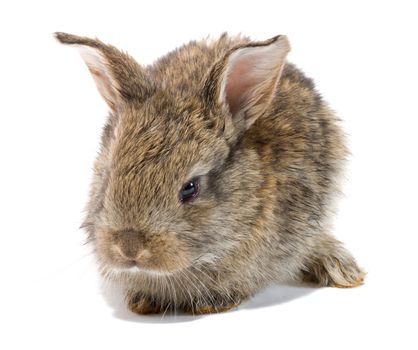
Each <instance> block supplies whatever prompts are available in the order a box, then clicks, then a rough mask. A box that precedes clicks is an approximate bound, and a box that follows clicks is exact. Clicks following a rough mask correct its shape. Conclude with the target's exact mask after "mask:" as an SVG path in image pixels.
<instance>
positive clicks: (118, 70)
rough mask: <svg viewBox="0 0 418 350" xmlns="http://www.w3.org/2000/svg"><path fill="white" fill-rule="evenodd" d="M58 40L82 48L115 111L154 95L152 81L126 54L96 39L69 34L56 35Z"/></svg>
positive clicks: (103, 93)
mask: <svg viewBox="0 0 418 350" xmlns="http://www.w3.org/2000/svg"><path fill="white" fill-rule="evenodd" d="M55 37H56V38H57V39H58V40H59V41H60V42H61V43H63V44H69V45H73V46H75V47H77V48H78V49H79V51H80V54H81V56H82V58H83V59H84V61H85V62H86V64H87V67H88V68H89V70H90V73H91V74H92V76H93V78H94V81H95V82H96V85H97V88H98V90H99V92H100V94H101V95H102V97H103V98H104V100H105V101H106V102H107V104H108V105H109V107H110V108H111V109H112V110H116V109H117V108H118V106H119V105H120V103H121V102H123V101H130V100H138V99H143V98H145V97H146V96H147V95H149V94H150V93H152V91H153V84H152V82H151V81H150V78H149V77H148V76H147V74H146V73H145V72H144V70H143V69H142V68H141V67H140V66H139V64H138V63H136V61H135V60H134V59H133V58H132V57H130V56H129V55H127V54H126V53H123V52H121V51H119V50H118V49H116V48H115V47H113V46H110V45H105V44H103V43H102V42H101V41H99V40H95V39H89V38H84V37H79V36H76V35H71V34H66V33H55Z"/></svg>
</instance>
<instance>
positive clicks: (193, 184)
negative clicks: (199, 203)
mask: <svg viewBox="0 0 418 350" xmlns="http://www.w3.org/2000/svg"><path fill="white" fill-rule="evenodd" d="M198 195H199V179H198V178H194V179H191V180H189V181H187V182H186V183H185V184H184V185H183V187H182V188H181V190H180V201H181V202H183V203H186V202H189V201H190V200H192V199H195V198H196V197H197V196H198Z"/></svg>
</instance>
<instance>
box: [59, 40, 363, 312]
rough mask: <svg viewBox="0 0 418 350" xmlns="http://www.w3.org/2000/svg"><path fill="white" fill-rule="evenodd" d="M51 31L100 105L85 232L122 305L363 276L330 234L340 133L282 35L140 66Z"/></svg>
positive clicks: (198, 299)
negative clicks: (80, 67)
mask: <svg viewBox="0 0 418 350" xmlns="http://www.w3.org/2000/svg"><path fill="white" fill-rule="evenodd" d="M56 37H57V38H58V40H59V41H60V42H62V43H65V44H70V45H74V46H76V47H78V48H79V49H80V52H81V55H82V57H83V58H84V60H85V62H86V64H87V66H88V68H89V70H90V72H91V73H92V75H93V78H94V80H95V82H96V84H97V87H98V89H99V91H100V93H101V95H102V96H103V98H104V99H105V101H106V102H107V104H108V105H109V107H110V110H111V113H110V116H109V118H108V121H107V123H106V126H105V128H104V132H103V137H102V145H101V151H100V154H99V156H98V158H97V161H96V163H95V171H94V179H93V183H92V189H91V194H90V195H91V197H90V201H89V203H88V206H87V211H88V214H87V217H86V219H85V222H84V227H85V228H86V230H87V231H88V234H89V240H90V241H91V242H92V244H93V245H94V248H95V251H96V253H97V257H98V261H99V264H100V269H101V272H102V274H103V275H104V276H105V277H106V278H109V279H110V280H112V281H114V282H116V283H119V284H121V285H123V287H124V289H125V290H126V298H127V304H128V307H129V308H130V310H132V311H134V312H136V313H140V314H143V313H158V312H162V311H165V310H170V309H177V310H183V311H185V312H191V313H196V314H201V313H211V312H220V311H224V310H228V309H230V308H232V307H235V306H237V305H239V304H240V303H241V302H242V301H243V300H245V299H247V298H249V297H250V296H252V295H253V294H254V293H256V292H257V291H259V290H260V289H261V288H263V287H265V286H266V285H268V284H270V283H274V282H279V281H286V280H289V279H295V280H305V281H310V282H314V283H317V284H318V285H321V286H332V287H354V286H358V285H359V284H361V283H362V281H363V277H364V273H363V272H362V270H361V269H360V268H359V267H358V266H357V264H356V262H355V260H354V258H353V257H352V256H351V254H350V253H349V252H348V251H347V250H345V249H344V248H343V247H342V245H341V243H340V242H338V241H337V240H335V239H334V238H333V237H332V236H331V235H330V234H329V232H328V221H329V216H330V209H331V203H332V200H333V198H334V196H335V195H336V193H337V192H338V179H339V176H340V173H341V169H342V165H343V163H344V159H345V157H346V154H347V150H346V146H345V143H344V135H343V133H342V131H341V129H340V128H339V126H338V119H337V118H336V117H335V115H334V113H333V112H332V111H331V110H330V109H329V107H328V106H327V104H326V103H325V102H324V101H323V100H322V98H321V96H320V95H319V94H318V93H317V92H316V91H315V89H314V84H313V82H312V80H310V79H308V78H306V77H305V76H304V75H303V74H302V73H301V72H300V71H299V70H298V69H297V68H295V67H294V66H293V65H292V64H289V63H287V62H286V55H287V53H288V52H289V50H290V46H289V42H288V40H287V38H286V36H282V35H280V36H276V37H274V38H272V39H270V40H267V41H264V42H252V41H250V40H249V39H247V38H243V37H229V36H227V35H226V34H224V35H222V36H221V37H220V38H219V39H218V40H217V41H213V42H209V41H207V40H204V41H199V42H191V43H189V44H187V45H185V46H183V47H181V48H179V49H177V50H175V51H173V52H171V53H169V54H168V55H166V56H164V57H163V58H161V59H159V60H158V61H157V62H156V63H155V64H153V65H152V66H149V67H141V66H140V65H139V64H138V63H137V62H135V60H134V59H133V58H131V57H130V56H128V55H127V54H126V53H122V52H120V51H119V50H117V49H116V48H114V47H113V46H109V45H105V44H104V43H102V42H100V41H99V40H94V39H89V38H83V37H78V36H74V35H69V34H65V33H56Z"/></svg>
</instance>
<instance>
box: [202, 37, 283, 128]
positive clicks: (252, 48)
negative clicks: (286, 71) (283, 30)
mask: <svg viewBox="0 0 418 350" xmlns="http://www.w3.org/2000/svg"><path fill="white" fill-rule="evenodd" d="M289 51H290V45H289V42H288V40H287V37H286V36H284V35H279V36H276V37H274V38H272V39H270V40H267V41H265V42H259V43H250V44H247V45H245V46H241V47H237V48H235V49H233V50H232V51H231V52H229V53H228V54H227V55H226V56H225V57H224V58H223V59H222V60H220V61H219V62H217V63H216V64H215V65H214V66H213V67H212V70H211V72H210V74H209V77H208V79H207V81H206V83H205V87H204V91H205V94H206V98H209V99H210V100H211V101H210V103H212V104H213V103H215V104H217V105H221V106H226V107H227V109H228V110H229V112H230V115H231V116H232V119H231V121H232V124H233V125H234V126H235V129H238V131H245V130H246V129H248V128H249V127H250V126H251V125H252V124H253V123H254V122H255V121H256V120H257V118H258V117H259V116H261V115H262V114H263V113H264V112H265V110H266V109H267V107H268V106H269V104H270V102H271V100H272V98H273V95H274V93H275V92H276V87H277V83H278V81H279V79H280V75H281V72H282V70H283V67H284V64H285V61H286V56H287V54H288V52H289ZM225 123H226V126H227V127H228V120H227V121H225ZM229 124H230V123H229Z"/></svg>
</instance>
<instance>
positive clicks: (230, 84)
mask: <svg viewBox="0 0 418 350" xmlns="http://www.w3.org/2000/svg"><path fill="white" fill-rule="evenodd" d="M254 62H255V59H254V58H251V57H246V58H245V57H244V58H237V62H235V63H234V64H233V68H232V69H230V70H229V71H228V72H227V74H226V76H225V80H226V82H225V101H226V102H227V105H228V107H229V111H230V112H231V114H232V115H235V114H236V113H237V112H238V111H239V110H240V109H242V107H243V103H244V101H245V97H246V95H247V94H248V92H249V90H250V87H251V86H253V85H254V84H255V83H256V79H255V77H253V76H251V75H250V74H247V73H248V72H249V71H250V70H251V67H252V66H253V65H254Z"/></svg>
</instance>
